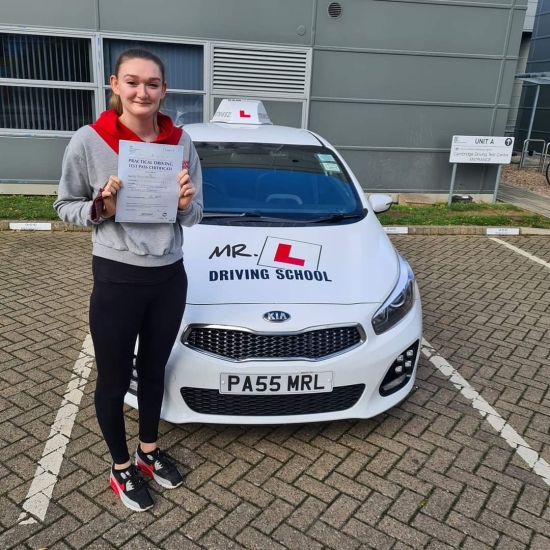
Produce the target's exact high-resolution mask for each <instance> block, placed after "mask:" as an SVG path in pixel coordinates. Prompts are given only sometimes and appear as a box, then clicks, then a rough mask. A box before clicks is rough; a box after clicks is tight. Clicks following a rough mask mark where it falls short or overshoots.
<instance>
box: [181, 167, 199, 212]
mask: <svg viewBox="0 0 550 550" xmlns="http://www.w3.org/2000/svg"><path fill="white" fill-rule="evenodd" d="M178 183H179V184H180V198H179V202H178V209H179V210H185V209H186V208H187V207H188V206H189V204H190V203H191V201H192V200H193V195H194V194H195V191H196V189H195V186H194V185H193V182H192V181H191V178H190V177H189V174H188V172H187V170H182V171H181V172H180V173H179V174H178Z"/></svg>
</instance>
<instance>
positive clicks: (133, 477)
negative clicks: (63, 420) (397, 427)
mask: <svg viewBox="0 0 550 550" xmlns="http://www.w3.org/2000/svg"><path fill="white" fill-rule="evenodd" d="M111 89H112V95H111V101H110V106H111V110H108V111H105V112H104V113H102V114H101V116H100V117H99V119H98V120H97V121H96V122H95V123H94V124H91V125H90V126H85V127H83V128H80V130H78V131H77V132H76V133H75V135H74V136H73V137H72V139H71V141H70V143H69V145H68V147H67V149H66V151H65V156H64V158H63V169H62V176H61V181H60V182H59V191H58V198H57V200H56V201H55V203H54V208H55V209H56V211H57V213H58V214H59V217H60V218H61V219H62V220H64V221H66V222H71V223H74V224H78V225H92V226H93V229H92V231H93V232H92V242H93V257H92V272H93V277H94V287H93V291H92V295H91V298H90V332H91V335H92V340H93V343H94V349H95V358H96V364H97V386H96V391H95V406H96V412H97V419H98V422H99V426H100V428H101V431H102V433H103V437H104V438H105V441H106V443H107V446H108V448H109V451H110V453H111V456H112V460H113V465H112V468H111V476H110V483H111V487H112V488H113V490H114V491H115V493H116V494H117V495H118V496H119V497H120V498H121V500H122V502H123V503H124V504H125V505H126V506H127V507H128V508H130V509H132V510H136V511H142V510H147V509H149V508H150V507H151V506H152V505H153V499H152V498H151V494H150V493H149V489H148V487H147V484H146V483H144V481H143V480H142V478H141V477H140V475H139V473H138V469H139V470H141V471H142V472H144V473H145V474H147V475H148V476H150V477H152V478H153V479H154V480H155V481H156V482H157V483H159V484H160V485H161V486H162V487H166V488H168V489H171V488H174V487H177V486H179V485H181V483H182V482H183V478H182V476H181V474H180V473H179V471H178V469H177V467H176V466H175V464H174V463H173V461H172V459H171V458H170V457H169V456H168V455H167V454H166V453H165V452H163V451H162V450H160V449H159V448H158V447H157V437H158V425H159V419H160V411H161V405H162V398H163V393H164V370H165V367H166V363H167V361H168V357H169V355H170V351H171V349H172V346H173V344H174V341H175V339H176V337H177V333H178V330H179V328H180V324H181V320H182V316H183V312H184V309H185V301H186V295H187V276H186V274H185V269H184V266H183V252H182V242H183V230H182V226H185V227H191V226H192V225H194V224H196V223H198V222H199V221H200V220H201V218H202V176H201V168H200V162H199V158H198V155H197V152H196V151H195V148H194V146H193V143H192V142H191V139H190V138H189V136H188V135H187V134H186V133H185V132H183V131H182V129H181V128H176V127H175V126H174V125H173V123H172V120H171V119H170V118H169V117H168V116H165V115H163V114H162V113H160V112H159V109H160V105H161V100H162V99H163V97H164V95H165V94H166V82H165V70H164V65H163V63H162V61H161V60H160V59H159V58H158V57H157V56H155V55H154V54H152V53H151V52H148V51H146V50H141V49H132V50H128V51H127V52H125V53H123V54H122V55H121V56H120V57H119V59H118V61H117V63H116V67H115V74H114V75H113V76H111ZM121 139H124V140H133V141H141V142H150V143H162V144H170V145H182V146H183V151H184V162H183V167H182V168H183V170H182V171H181V172H180V173H179V175H178V183H179V188H180V191H179V202H178V214H177V222H176V223H173V224H170V223H166V224H162V223H159V224H139V223H117V222H115V218H114V215H115V212H116V199H117V192H118V191H119V190H120V188H121V187H122V186H123V185H124V182H123V181H121V180H120V179H119V178H118V177H117V171H118V145H119V140H121ZM138 336H139V347H138V352H137V358H136V363H135V367H136V369H137V372H138V379H139V384H138V392H137V399H138V405H139V443H138V446H137V449H136V452H135V464H132V462H131V460H130V455H129V453H128V447H127V444H126V431H125V425H124V415H123V405H124V395H125V394H126V392H127V390H128V387H129V384H130V378H131V372H132V365H133V356H134V348H135V343H136V340H137V338H138Z"/></svg>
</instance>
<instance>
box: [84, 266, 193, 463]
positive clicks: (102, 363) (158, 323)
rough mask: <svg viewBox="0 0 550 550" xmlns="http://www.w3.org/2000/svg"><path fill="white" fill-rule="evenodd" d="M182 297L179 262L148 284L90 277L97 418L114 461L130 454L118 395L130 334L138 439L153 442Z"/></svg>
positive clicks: (124, 381)
mask: <svg viewBox="0 0 550 550" xmlns="http://www.w3.org/2000/svg"><path fill="white" fill-rule="evenodd" d="M186 296H187V275H186V273H185V269H184V268H183V265H182V266H181V270H180V271H178V273H176V274H175V275H174V276H172V277H171V278H170V279H169V280H167V281H164V282H162V283H159V284H152V285H133V284H119V283H109V282H101V281H98V280H95V281H94V288H93V291H92V296H91V298H90V332H91V335H92V340H93V343H94V350H95V358H96V364H97V385H96V390H95V407H96V413H97V420H98V422H99V426H100V428H101V431H102V432H103V437H104V438H105V441H106V443H107V446H108V447H109V451H110V453H111V456H112V458H113V461H114V462H115V463H116V464H124V463H125V462H127V461H128V460H129V458H130V456H129V454H128V446H127V444H126V429H125V425H124V413H123V407H124V395H125V394H126V392H127V391H128V388H129V386H130V378H131V374H132V362H133V356H134V348H135V344H136V338H137V336H138V335H139V348H138V353H137V360H136V369H137V372H138V379H139V384H138V392H137V400H138V407H139V438H140V440H141V441H142V442H143V443H155V442H156V440H157V437H158V426H159V420H160V410H161V406H162V398H163V395H164V370H165V367H166V363H167V361H168V358H169V356H170V352H171V350H172V346H173V345H174V341H175V339H176V337H177V334H178V330H179V328H180V324H181V320H182V317H183V312H184V310H185V300H186Z"/></svg>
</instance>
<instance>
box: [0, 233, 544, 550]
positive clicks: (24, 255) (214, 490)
mask: <svg viewBox="0 0 550 550" xmlns="http://www.w3.org/2000/svg"><path fill="white" fill-rule="evenodd" d="M89 239H90V234H89V233H25V232H22V233H13V232H7V231H4V232H0V548H1V549H8V548H25V549H29V548H30V549H34V550H36V549H38V548H48V549H50V550H53V549H56V550H57V549H59V550H61V549H68V548H71V549H80V548H94V549H95V548H97V549H104V548H125V549H126V548H128V549H146V548H163V549H167V550H168V549H183V550H187V549H199V548H207V549H210V548H220V549H233V548H250V549H258V550H270V549H276V548H283V547H286V548H290V549H299V550H309V549H321V548H330V549H334V550H346V549H352V550H355V549H359V548H376V549H383V550H386V549H388V550H389V549H392V550H400V549H404V548H410V547H412V548H429V549H431V550H435V549H443V548H469V549H473V550H482V549H485V548H496V549H498V550H505V549H510V550H512V549H523V548H530V549H532V550H543V549H546V550H547V549H548V548H550V507H549V506H548V504H549V503H548V499H549V491H548V489H549V487H548V485H547V484H546V483H545V481H544V474H545V471H546V470H545V466H544V465H545V462H544V461H546V462H550V392H549V389H548V388H549V382H550V363H549V355H550V309H549V305H550V292H549V290H550V288H549V287H550V265H548V266H546V265H543V264H541V263H537V262H535V261H533V260H532V259H529V258H527V257H525V256H522V255H520V254H519V253H518V252H517V251H515V250H512V249H510V248H507V247H505V246H503V245H502V244H501V242H502V241H505V242H507V243H509V244H511V245H512V246H514V247H517V248H519V249H520V250H523V251H526V252H528V253H529V254H531V255H533V256H535V257H537V258H539V259H540V260H543V261H545V262H550V239H548V238H544V237H530V238H525V237H518V238H506V239H498V241H500V242H497V241H495V240H491V239H489V238H487V237H441V236H440V237H420V236H418V237H417V236H414V237H412V236H411V237H405V236H403V237H396V238H394V243H395V245H396V247H397V248H398V249H399V250H400V251H401V252H402V253H403V254H404V255H405V256H406V257H407V259H408V260H409V261H410V262H411V264H412V266H413V268H414V270H415V272H416V275H417V278H418V281H419V284H420V288H421V292H422V296H423V306H424V323H425V330H424V336H425V338H426V340H427V341H428V342H429V343H430V344H431V346H432V347H433V348H434V349H435V351H436V353H437V354H439V355H440V356H441V357H443V358H444V359H446V360H447V361H448V363H450V365H452V366H453V367H454V368H456V370H457V371H458V373H459V374H460V375H461V376H462V377H463V378H464V379H465V380H466V381H467V382H468V383H469V384H470V385H471V386H472V387H473V389H474V390H476V391H477V392H478V393H479V395H480V396H481V398H482V399H483V400H479V399H477V398H476V399H477V400H476V399H474V402H472V398H471V397H470V398H469V392H470V390H467V391H464V392H462V393H460V391H459V389H457V387H456V386H455V385H454V384H453V383H452V382H451V381H450V380H449V379H448V377H447V376H446V375H445V374H444V372H442V371H441V370H438V369H437V368H436V366H437V365H436V364H434V362H430V361H428V360H427V358H426V357H425V356H423V357H422V359H421V364H420V368H419V374H418V380H417V385H418V389H417V390H416V391H415V392H414V393H413V394H411V395H410V397H409V398H408V399H407V400H406V401H405V402H403V403H402V404H401V405H400V406H399V407H397V408H395V409H393V410H391V411H389V412H388V413H387V414H384V415H381V416H379V417H376V418H374V419H371V420H367V421H349V422H335V423H330V424H317V425H290V426H273V427H253V428H250V427H239V426H216V425H184V426H173V425H168V424H166V423H162V425H161V430H162V433H163V436H162V443H163V445H164V446H165V447H167V448H169V450H170V452H171V454H173V455H174V456H175V457H176V458H177V459H178V460H179V462H180V463H181V464H182V465H183V467H184V469H185V471H186V472H187V478H186V483H185V486H184V487H183V488H179V489H177V490H174V491H170V492H169V491H156V486H155V484H152V485H151V487H152V488H153V489H155V493H154V497H155V499H156V506H155V507H154V508H153V509H152V510H151V511H150V512H145V513H142V514H134V513H131V512H130V511H129V510H127V509H126V508H124V507H123V506H122V505H121V504H120V503H119V502H118V501H117V499H116V497H115V496H114V493H113V492H112V490H111V489H110V488H109V485H108V468H109V459H108V456H107V449H106V446H105V445H104V444H103V442H102V441H101V437H100V435H99V429H98V426H97V424H96V421H95V418H94V407H93V389H94V379H95V375H94V369H93V368H92V369H91V372H90V376H89V380H88V382H87V383H86V384H85V385H84V383H85V381H86V376H85V374H82V376H81V378H80V379H78V380H79V381H78V380H77V382H76V383H75V384H76V385H79V387H81V388H84V395H83V397H82V400H81V401H80V406H79V408H78V414H76V420H75V423H74V426H73V428H72V433H71V434H70V441H69V443H68V445H67V446H66V450H65V453H64V458H63V461H62V462H60V464H61V469H60V471H59V478H58V479H57V480H56V483H55V485H53V495H52V498H51V501H49V502H48V501H47V499H46V500H43V501H41V502H40V503H39V504H40V506H41V507H42V508H41V509H42V510H43V511H46V510H47V511H46V513H45V519H44V521H36V520H35V519H33V516H32V515H29V514H24V513H23V514H22V512H23V506H24V504H25V502H27V501H28V498H29V489H30V488H31V487H32V482H33V478H35V475H36V474H37V473H40V472H37V465H38V463H39V461H40V460H41V458H42V457H43V454H44V452H45V444H46V442H47V441H48V445H49V444H50V442H51V441H52V439H51V437H50V436H51V427H52V425H53V424H54V422H57V421H59V418H58V411H59V410H60V408H62V407H63V406H68V407H69V408H70V407H71V403H70V399H68V398H67V395H68V394H67V391H68V384H69V382H70V381H71V378H72V379H73V380H74V379H75V378H74V376H73V373H74V370H73V369H74V367H75V361H77V359H78V358H79V357H80V358H81V360H82V357H83V355H82V353H81V351H82V346H83V342H84V341H85V338H86V334H87V310H88V296H89V292H90V289H91V277H90V248H91V247H90V244H89ZM85 359H86V358H85V357H84V363H85V364H86V360H85ZM85 370H86V369H85V368H84V370H83V371H81V372H84V371H85ZM75 384H73V385H74V386H75V388H76V385H75ZM76 390H77V391H78V388H76ZM470 393H471V392H470ZM64 396H65V400H64ZM476 403H477V405H476ZM480 403H481V405H480ZM484 404H488V405H490V406H491V407H492V408H493V409H494V410H495V411H496V413H498V415H500V417H502V422H503V423H504V422H506V429H503V430H502V433H501V434H499V433H498V432H497V431H496V430H495V428H494V422H493V424H491V423H490V422H488V421H487V418H485V419H484V418H483V416H482V415H481V414H480V411H479V409H480V407H481V408H482V409H483V407H484V406H486V405H484ZM473 405H475V406H473ZM476 407H477V408H476ZM74 411H75V412H76V408H75V409H74ZM482 412H483V411H482ZM500 417H499V418H500ZM493 418H494V416H493ZM56 419H57V420H56ZM127 428H128V432H129V434H131V435H132V437H133V440H132V442H131V445H132V446H133V445H134V444H135V438H136V434H137V424H136V414H135V412H134V411H130V410H128V414H127ZM506 434H507V435H506ZM514 434H515V435H514ZM520 436H521V437H520ZM518 437H520V439H521V440H522V441H523V442H524V443H525V444H526V445H528V448H527V447H525V446H523V447H522V448H523V450H524V451H525V452H524V453H523V455H520V453H518V452H516V450H515V449H513V448H512V447H511V446H510V445H509V444H508V443H507V440H506V439H508V441H512V443H513V440H514V438H516V439H517V438H518ZM522 445H523V443H521V444H520V446H522ZM526 449H527V450H526ZM526 453H530V454H528V456H534V457H535V459H536V460H538V462H537V464H538V470H537V473H535V472H534V471H532V469H531V468H530V467H529V466H528V464H527V462H526V461H525V459H524V458H522V456H524V455H525V456H527V454H526ZM42 473H44V472H42ZM47 473H48V472H46V474H47ZM548 479H550V477H549V478H548ZM44 492H45V493H47V491H44ZM44 506H45V508H44Z"/></svg>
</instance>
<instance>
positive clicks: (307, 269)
mask: <svg viewBox="0 0 550 550" xmlns="http://www.w3.org/2000/svg"><path fill="white" fill-rule="evenodd" d="M321 250H322V246H321V245H320V244H314V243H306V242H303V241H294V240H290V239H279V238H276V237H267V238H266V240H265V243H264V245H263V247H262V250H261V252H260V254H253V253H251V252H250V251H249V250H248V249H247V246H246V245H245V244H238V245H233V246H231V245H229V244H228V245H225V246H224V247H221V248H220V247H219V246H217V247H216V248H215V249H214V251H213V252H212V253H211V254H210V256H209V259H210V260H211V259H212V258H214V257H217V258H220V257H222V256H224V255H225V256H226V257H227V258H234V259H236V258H240V257H249V258H250V257H253V256H255V257H257V258H258V263H257V265H258V269H220V270H218V271H210V281H234V280H243V279H244V280H250V279H264V280H265V279H271V278H274V279H281V280H282V279H286V280H296V281H319V282H323V281H325V282H329V283H331V282H332V280H331V279H330V278H329V277H328V275H327V272H326V271H320V270H319V263H320V260H321ZM262 268H263V269H262ZM266 268H271V269H266ZM273 269H274V270H275V271H274V272H273Z"/></svg>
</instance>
